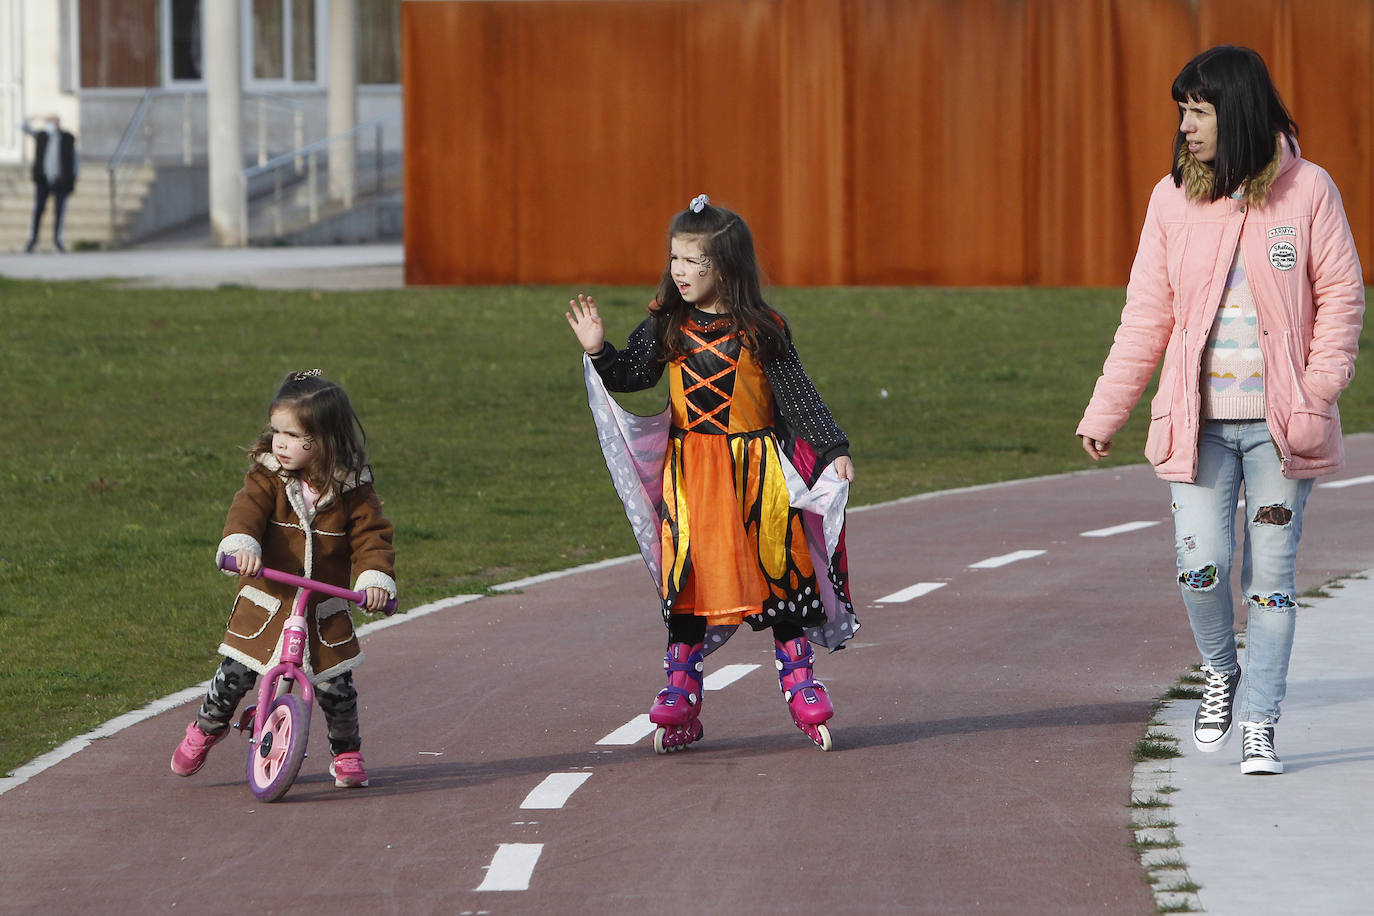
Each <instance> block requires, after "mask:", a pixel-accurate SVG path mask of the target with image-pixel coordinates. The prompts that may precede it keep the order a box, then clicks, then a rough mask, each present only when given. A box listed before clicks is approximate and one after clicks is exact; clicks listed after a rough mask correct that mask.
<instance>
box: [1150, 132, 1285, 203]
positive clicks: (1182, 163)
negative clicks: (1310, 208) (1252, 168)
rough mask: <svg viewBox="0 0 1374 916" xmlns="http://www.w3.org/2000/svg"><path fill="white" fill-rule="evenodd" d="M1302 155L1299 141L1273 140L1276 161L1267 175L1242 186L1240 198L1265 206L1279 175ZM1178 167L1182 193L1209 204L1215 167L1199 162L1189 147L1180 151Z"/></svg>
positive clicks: (1280, 136) (1268, 166)
mask: <svg viewBox="0 0 1374 916" xmlns="http://www.w3.org/2000/svg"><path fill="white" fill-rule="evenodd" d="M1290 143H1291V144H1292V149H1291V150H1290V149H1289V144H1290ZM1301 155H1302V151H1301V150H1300V149H1299V148H1298V140H1297V138H1296V137H1288V136H1287V135H1285V134H1278V135H1277V136H1276V137H1275V138H1274V158H1273V159H1270V160H1269V164H1268V165H1266V166H1265V167H1264V171H1262V172H1260V173H1259V174H1258V175H1256V176H1255V177H1254V178H1253V179H1252V180H1250V181H1247V182H1245V184H1243V185H1241V197H1242V198H1243V199H1244V200H1245V202H1246V203H1247V204H1250V205H1251V206H1254V207H1258V206H1262V205H1263V204H1264V201H1265V199H1266V198H1268V197H1269V192H1270V191H1271V190H1272V189H1273V187H1274V182H1275V181H1277V180H1278V177H1279V176H1280V175H1282V174H1283V173H1284V172H1286V171H1288V170H1289V169H1290V168H1292V167H1293V163H1295V162H1297V161H1298V158H1299V157H1300V156H1301ZM1177 164H1178V167H1179V171H1180V172H1181V173H1182V175H1183V190H1184V193H1186V194H1187V195H1188V199H1189V200H1193V201H1199V202H1201V203H1210V202H1211V200H1212V188H1213V187H1214V186H1215V185H1216V172H1215V171H1214V170H1213V169H1212V166H1211V165H1210V164H1209V163H1206V162H1201V161H1199V160H1198V158H1197V157H1196V156H1194V155H1193V154H1192V153H1190V152H1188V147H1187V146H1181V147H1179V151H1178V160H1177Z"/></svg>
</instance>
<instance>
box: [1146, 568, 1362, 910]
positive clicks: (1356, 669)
mask: <svg viewBox="0 0 1374 916" xmlns="http://www.w3.org/2000/svg"><path fill="white" fill-rule="evenodd" d="M1338 584H1340V585H1341V587H1339V588H1336V587H1329V588H1328V589H1327V591H1328V592H1329V593H1330V597H1329V598H1309V599H1301V602H1300V605H1301V606H1300V610H1299V614H1298V630H1297V638H1296V641H1295V643H1294V646H1293V657H1292V664H1291V667H1290V668H1289V673H1288V696H1287V699H1286V700H1285V701H1284V704H1283V718H1282V720H1281V721H1280V722H1279V725H1278V727H1277V728H1276V729H1275V733H1274V744H1275V749H1276V750H1277V751H1278V753H1279V757H1280V759H1282V760H1283V764H1284V773H1283V775H1281V776H1271V777H1263V776H1243V775H1241V772H1240V762H1239V761H1240V754H1241V741H1240V734H1239V731H1240V730H1239V728H1237V730H1236V734H1234V735H1232V737H1231V740H1230V743H1229V744H1228V745H1227V746H1226V747H1225V748H1223V749H1222V750H1220V751H1218V752H1216V753H1214V754H1202V753H1200V752H1198V751H1197V749H1196V748H1195V747H1194V746H1193V740H1192V719H1193V713H1194V712H1195V711H1196V709H1197V702H1196V701H1188V700H1179V701H1175V702H1172V703H1169V704H1168V705H1167V706H1166V707H1165V709H1164V710H1163V711H1162V712H1161V713H1160V715H1159V718H1160V720H1161V721H1162V722H1164V723H1165V724H1164V727H1162V728H1157V729H1155V730H1156V731H1162V732H1170V733H1172V734H1173V735H1174V736H1175V737H1177V739H1178V747H1179V750H1181V751H1182V752H1183V756H1182V757H1180V758H1177V759H1174V760H1169V761H1164V762H1162V763H1158V764H1151V763H1147V764H1142V765H1141V766H1140V767H1139V768H1137V774H1136V791H1135V795H1136V797H1137V798H1138V799H1139V798H1144V797H1147V796H1148V795H1149V794H1151V792H1152V790H1154V789H1157V788H1159V787H1162V786H1172V787H1173V788H1174V789H1177V791H1176V792H1167V793H1164V794H1162V795H1160V796H1159V797H1161V798H1164V799H1167V801H1168V802H1169V803H1170V804H1171V805H1172V807H1171V808H1164V809H1141V810H1140V813H1139V814H1138V816H1137V818H1136V821H1137V822H1140V823H1144V822H1147V821H1149V820H1150V819H1151V818H1155V819H1156V820H1159V821H1171V822H1173V823H1175V824H1176V825H1177V826H1176V827H1174V828H1173V830H1172V832H1173V834H1174V837H1173V838H1174V839H1176V840H1177V841H1178V842H1179V843H1181V844H1182V845H1181V847H1179V848H1165V849H1160V850H1156V851H1154V852H1152V853H1149V854H1148V855H1151V856H1154V857H1155V858H1156V859H1159V860H1165V861H1167V860H1169V859H1173V860H1181V861H1182V862H1183V863H1184V865H1186V877H1187V878H1188V879H1191V881H1192V882H1194V883H1196V884H1197V885H1200V889H1199V890H1198V891H1196V893H1195V894H1192V895H1191V900H1186V899H1185V900H1184V901H1182V902H1187V903H1190V904H1191V905H1192V906H1193V907H1194V908H1195V909H1202V910H1204V911H1205V912H1207V913H1213V914H1217V916H1228V914H1244V916H1266V914H1273V916H1291V914H1294V913H1321V914H1323V916H1362V914H1368V913H1370V912H1374V870H1371V869H1370V863H1371V862H1374V613H1371V610H1374V569H1369V570H1366V571H1365V572H1364V573H1363V574H1362V575H1360V576H1354V577H1351V578H1349V579H1343V580H1341V581H1340V583H1338ZM1244 665H1245V657H1244V654H1243V653H1242V655H1241V666H1242V669H1243V668H1244ZM1243 689H1244V688H1243V687H1242V690H1243ZM1151 833H1154V834H1155V835H1156V837H1157V838H1159V839H1163V840H1165V841H1166V842H1167V841H1168V839H1169V837H1168V833H1169V831H1168V830H1163V831H1151ZM1159 876H1160V877H1161V880H1160V882H1159V886H1177V884H1178V883H1179V882H1180V880H1181V879H1182V878H1183V877H1184V875H1182V874H1181V873H1180V872H1178V871H1177V870H1165V871H1162V872H1160V873H1159ZM1183 896H1184V897H1185V898H1187V897H1188V896H1189V895H1183ZM1162 899H1166V900H1167V901H1168V902H1173V898H1172V897H1171V896H1170V897H1168V898H1162Z"/></svg>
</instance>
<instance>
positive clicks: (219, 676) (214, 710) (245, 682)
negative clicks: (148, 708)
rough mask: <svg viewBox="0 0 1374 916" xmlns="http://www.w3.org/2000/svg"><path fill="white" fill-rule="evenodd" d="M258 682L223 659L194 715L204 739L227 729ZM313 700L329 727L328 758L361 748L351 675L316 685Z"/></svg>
mask: <svg viewBox="0 0 1374 916" xmlns="http://www.w3.org/2000/svg"><path fill="white" fill-rule="evenodd" d="M257 682H258V674H257V672H256V671H254V670H253V669H251V668H249V667H247V666H245V665H243V664H242V663H240V662H236V661H234V660H233V659H232V658H226V659H224V661H222V662H221V663H220V666H219V670H218V671H216V672H215V679H214V680H213V681H211V682H210V689H209V690H208V691H206V693H205V702H204V703H201V704H200V711H199V712H198V713H196V723H197V724H198V725H200V730H201V731H203V732H205V734H207V735H218V734H220V733H221V732H223V731H224V730H225V729H226V728H228V727H229V722H230V721H231V720H232V719H233V718H234V710H236V709H238V707H239V703H240V702H241V701H242V700H243V698H244V696H246V695H247V694H248V691H250V690H252V689H253V685H255V684H256V683H257ZM315 699H316V701H317V702H319V704H320V709H321V710H323V712H324V721H325V724H326V725H328V727H329V752H330V754H332V755H333V756H336V757H337V756H338V755H339V754H342V753H345V752H346V751H356V750H359V749H360V748H362V746H363V739H362V738H361V737H359V735H358V691H357V690H355V689H354V687H353V672H352V671H345V672H344V673H343V674H341V675H339V676H338V677H335V678H330V679H329V680H327V681H321V682H320V683H318V684H316V685H315Z"/></svg>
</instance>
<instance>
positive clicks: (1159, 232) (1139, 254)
mask: <svg viewBox="0 0 1374 916" xmlns="http://www.w3.org/2000/svg"><path fill="white" fill-rule="evenodd" d="M1281 146H1282V147H1283V149H1282V154H1281V155H1282V158H1281V161H1280V163H1279V166H1278V174H1277V177H1276V178H1275V179H1274V183H1273V186H1272V188H1271V189H1270V191H1269V193H1268V195H1267V197H1266V198H1265V199H1264V201H1263V203H1260V204H1253V205H1251V204H1247V203H1246V202H1245V201H1243V200H1233V199H1229V198H1224V199H1222V200H1219V201H1214V202H1207V201H1205V200H1203V201H1194V200H1189V199H1188V196H1187V194H1186V192H1185V188H1180V187H1175V186H1174V182H1173V179H1172V178H1171V177H1169V176H1165V178H1164V179H1163V180H1162V181H1160V182H1159V184H1157V185H1155V189H1154V192H1153V193H1152V194H1151V195H1150V206H1149V210H1148V211H1147V213H1146V216H1145V227H1144V229H1142V230H1141V233H1140V247H1139V249H1138V250H1137V251H1136V256H1135V263H1134V264H1133V265H1132V267H1131V279H1130V284H1129V285H1128V287H1127V289H1126V307H1125V308H1124V309H1123V310H1122V312H1121V326H1120V327H1119V328H1118V329H1117V332H1116V338H1115V340H1114V342H1113V343H1112V348H1111V352H1110V353H1109V354H1108V355H1107V361H1106V363H1105V364H1103V366H1102V377H1101V378H1099V379H1098V380H1097V385H1096V387H1094V389H1093V395H1092V400H1091V401H1090V402H1089V403H1088V408H1087V410H1086V411H1085V412H1084V414H1083V420H1082V422H1080V423H1079V424H1078V434H1079V435H1080V436H1088V437H1090V438H1092V439H1096V440H1098V441H1099V442H1109V441H1111V439H1112V437H1113V436H1115V435H1116V433H1117V431H1118V430H1120V429H1121V427H1122V426H1123V425H1125V423H1126V418H1127V415H1128V414H1129V413H1130V411H1131V408H1132V407H1134V406H1135V404H1136V401H1138V400H1139V399H1140V395H1141V393H1142V392H1143V391H1144V390H1145V386H1146V384H1147V383H1148V382H1149V380H1150V376H1151V375H1152V374H1153V373H1154V369H1155V366H1156V365H1157V364H1158V363H1159V357H1160V354H1161V353H1162V354H1164V367H1163V369H1162V371H1161V373H1160V380H1159V390H1158V393H1157V394H1156V395H1155V397H1154V400H1153V401H1152V402H1151V404H1150V431H1149V435H1148V437H1147V439H1146V443H1145V457H1146V458H1148V459H1149V461H1150V463H1151V464H1153V465H1154V466H1155V473H1156V474H1158V475H1159V476H1160V477H1162V478H1164V479H1165V480H1181V481H1192V480H1193V479H1195V477H1196V475H1197V443H1198V429H1199V425H1200V420H1199V414H1200V410H1201V406H1202V395H1201V390H1200V384H1201V377H1202V354H1203V350H1204V349H1205V348H1206V346H1207V336H1208V333H1209V332H1210V330H1211V328H1212V322H1213V321H1214V320H1215V318H1216V314H1217V309H1218V307H1219V306H1220V304H1221V295H1222V292H1223V290H1224V289H1225V286H1226V276H1227V273H1228V272H1229V271H1230V267H1231V261H1232V259H1233V258H1234V256H1235V251H1236V245H1237V244H1239V245H1241V246H1242V250H1243V253H1244V258H1245V267H1246V277H1247V278H1248V280H1249V283H1250V290H1251V292H1252V293H1253V295H1254V298H1255V308H1256V311H1257V313H1258V316H1259V332H1260V351H1261V353H1262V355H1263V357H1264V403H1265V419H1266V420H1267V421H1268V424H1269V432H1270V434H1271V435H1272V437H1273V439H1274V445H1275V447H1276V449H1277V450H1278V453H1279V457H1280V459H1281V461H1282V463H1283V473H1284V475H1285V476H1287V477H1316V476H1319V475H1321V474H1329V473H1331V472H1332V471H1335V470H1337V469H1339V468H1340V466H1341V464H1342V462H1343V461H1344V458H1345V452H1344V448H1343V447H1342V444H1341V421H1340V414H1339V412H1337V410H1336V399H1337V397H1339V396H1340V393H1341V392H1342V391H1343V390H1344V389H1345V386H1346V385H1347V384H1349V383H1350V379H1351V376H1352V375H1353V374H1354V371H1355V354H1356V350H1357V348H1358V346H1359V337H1360V328H1361V326H1362V324H1363V321H1364V282H1363V274H1362V272H1361V270H1360V261H1359V256H1358V254H1357V253H1356V252H1355V242H1354V239H1353V238H1351V235H1350V226H1349V224H1348V223H1347V222H1346V218H1345V210H1344V208H1343V207H1342V206H1341V197H1340V193H1339V192H1338V191H1337V190H1336V186H1335V184H1333V183H1332V181H1331V178H1330V176H1329V175H1327V173H1326V171H1325V170H1324V169H1322V168H1320V167H1319V166H1316V165H1313V164H1312V163H1310V162H1308V161H1306V160H1304V159H1302V158H1300V154H1296V155H1293V154H1290V153H1289V150H1288V147H1287V144H1286V143H1283V144H1281ZM1185 187H1186V186H1185Z"/></svg>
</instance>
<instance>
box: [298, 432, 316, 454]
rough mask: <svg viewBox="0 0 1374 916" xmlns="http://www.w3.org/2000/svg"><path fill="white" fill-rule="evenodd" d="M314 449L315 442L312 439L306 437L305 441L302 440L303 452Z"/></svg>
mask: <svg viewBox="0 0 1374 916" xmlns="http://www.w3.org/2000/svg"><path fill="white" fill-rule="evenodd" d="M314 447H315V440H314V439H312V438H310V437H309V436H306V437H305V438H304V439H302V440H301V451H303V452H308V451H310V450H311V449H312V448H314Z"/></svg>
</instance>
